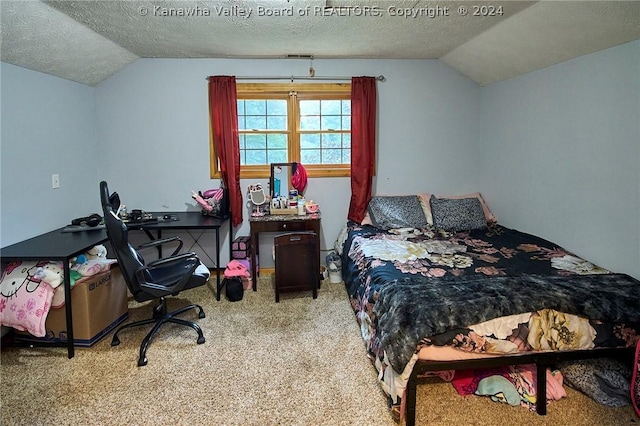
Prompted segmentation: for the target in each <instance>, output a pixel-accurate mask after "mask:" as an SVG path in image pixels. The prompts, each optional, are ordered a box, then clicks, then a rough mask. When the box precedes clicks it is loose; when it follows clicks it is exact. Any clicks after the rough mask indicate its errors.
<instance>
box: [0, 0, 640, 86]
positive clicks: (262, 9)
mask: <svg viewBox="0 0 640 426" xmlns="http://www.w3.org/2000/svg"><path fill="white" fill-rule="evenodd" d="M327 6H328V7H327ZM0 7H1V9H0V17H1V24H2V25H1V29H2V40H1V41H2V48H1V58H2V61H5V62H9V63H12V64H15V65H19V66H22V67H25V68H29V69H33V70H37V71H41V72H45V73H48V74H52V75H55V76H58V77H62V78H66V79H69V80H73V81H77V82H80V83H84V84H89V85H95V84H97V83H99V82H100V81H102V80H104V79H106V78H108V77H109V76H110V75H112V74H114V73H116V72H117V71H118V70H119V69H121V68H122V67H124V66H125V65H127V64H128V63H130V62H133V61H135V60H136V59H138V58H284V57H287V55H313V57H314V58H318V59H320V58H397V59H441V60H442V61H444V62H445V63H447V64H449V65H450V66H452V67H453V68H455V69H457V70H459V71H460V72H462V73H463V74H465V75H467V76H468V77H469V78H471V79H472V80H474V81H476V82H477V83H479V84H483V85H484V84H489V83H492V82H495V81H500V80H503V79H506V78H509V77H513V76H516V75H519V74H523V73H526V72H529V71H533V70H535V69H540V68H543V67H546V66H549V65H552V64H554V63H558V62H562V61H565V60H567V59H571V58H574V57H576V56H580V55H583V54H586V53H590V52H595V51H597V50H600V49H604V48H606V47H610V46H614V45H617V44H621V43H624V42H627V41H631V40H636V39H639V38H640V1H638V0H631V1H541V2H533V1H492V2H482V1H419V0H410V1H409V0H395V1H366V0H360V1H352V0H289V1H287V0H279V1H277V0H272V1H249V0H244V1H239V0H236V1H234V0H231V1H229V0H227V1H113V0H110V1H100V0H97V1H37V0H31V1H28V0H27V1H25V0H23V1H8V0H3V1H1V2H0ZM492 8H495V9H492ZM463 9H464V10H463ZM464 11H466V12H467V13H465V12H464ZM474 11H476V12H478V14H479V15H481V16H474V13H473V12H474ZM491 11H495V12H497V13H496V14H495V15H494V16H488V15H491ZM407 13H409V14H412V13H413V14H416V15H417V16H414V17H408V16H406V15H407ZM189 14H190V15H191V16H180V15H189ZM277 14H281V15H284V16H274V15H277ZM288 14H291V15H292V16H287V15H288ZM434 14H435V15H436V16H433V15H434ZM167 15H173V16H167ZM176 15H177V16H176ZM267 15H270V16H267ZM403 15H404V16H403ZM429 15H432V16H429ZM482 15H484V16H482Z"/></svg>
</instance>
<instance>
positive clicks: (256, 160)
mask: <svg viewBox="0 0 640 426" xmlns="http://www.w3.org/2000/svg"><path fill="white" fill-rule="evenodd" d="M246 152H247V154H246V157H247V162H246V164H248V165H262V164H267V151H266V150H264V149H260V150H250V151H246Z"/></svg>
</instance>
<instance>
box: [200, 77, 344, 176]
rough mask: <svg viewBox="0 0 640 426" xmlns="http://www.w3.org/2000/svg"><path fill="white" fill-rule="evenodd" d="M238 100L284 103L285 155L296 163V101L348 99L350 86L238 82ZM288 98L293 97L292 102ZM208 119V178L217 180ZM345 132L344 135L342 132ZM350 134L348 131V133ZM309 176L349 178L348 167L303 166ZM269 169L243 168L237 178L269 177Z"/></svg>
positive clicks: (217, 173)
mask: <svg viewBox="0 0 640 426" xmlns="http://www.w3.org/2000/svg"><path fill="white" fill-rule="evenodd" d="M236 90H237V96H238V99H286V100H287V118H288V120H287V126H288V129H287V135H288V137H287V140H288V146H287V152H288V156H289V158H288V160H287V161H288V162H294V161H295V162H300V129H299V123H300V114H299V108H298V102H297V100H310V99H318V100H326V99H330V100H338V99H339V100H345V99H351V83H306V84H305V83H238V84H237V85H236ZM292 96H295V98H294V99H292ZM211 125H212V123H211V120H209V126H210V128H209V150H210V171H211V178H220V168H219V164H218V157H217V155H216V152H215V147H214V144H213V131H212V129H211ZM344 133H346V132H344ZM348 133H350V131H349V132H348ZM304 167H305V169H306V171H307V176H309V177H344V176H350V175H351V164H304ZM270 174H271V168H270V165H269V164H265V165H243V166H241V167H240V178H242V179H254V178H264V177H269V176H270Z"/></svg>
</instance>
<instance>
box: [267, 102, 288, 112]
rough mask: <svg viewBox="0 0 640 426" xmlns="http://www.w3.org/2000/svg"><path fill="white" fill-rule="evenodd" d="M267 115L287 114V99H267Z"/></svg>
mask: <svg viewBox="0 0 640 426" xmlns="http://www.w3.org/2000/svg"><path fill="white" fill-rule="evenodd" d="M266 113H267V115H284V116H286V115H287V101H285V100H280V99H271V100H268V101H267V112H266Z"/></svg>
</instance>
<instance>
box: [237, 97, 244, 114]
mask: <svg viewBox="0 0 640 426" xmlns="http://www.w3.org/2000/svg"><path fill="white" fill-rule="evenodd" d="M237 106H238V115H244V101H242V100H240V101H237Z"/></svg>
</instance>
